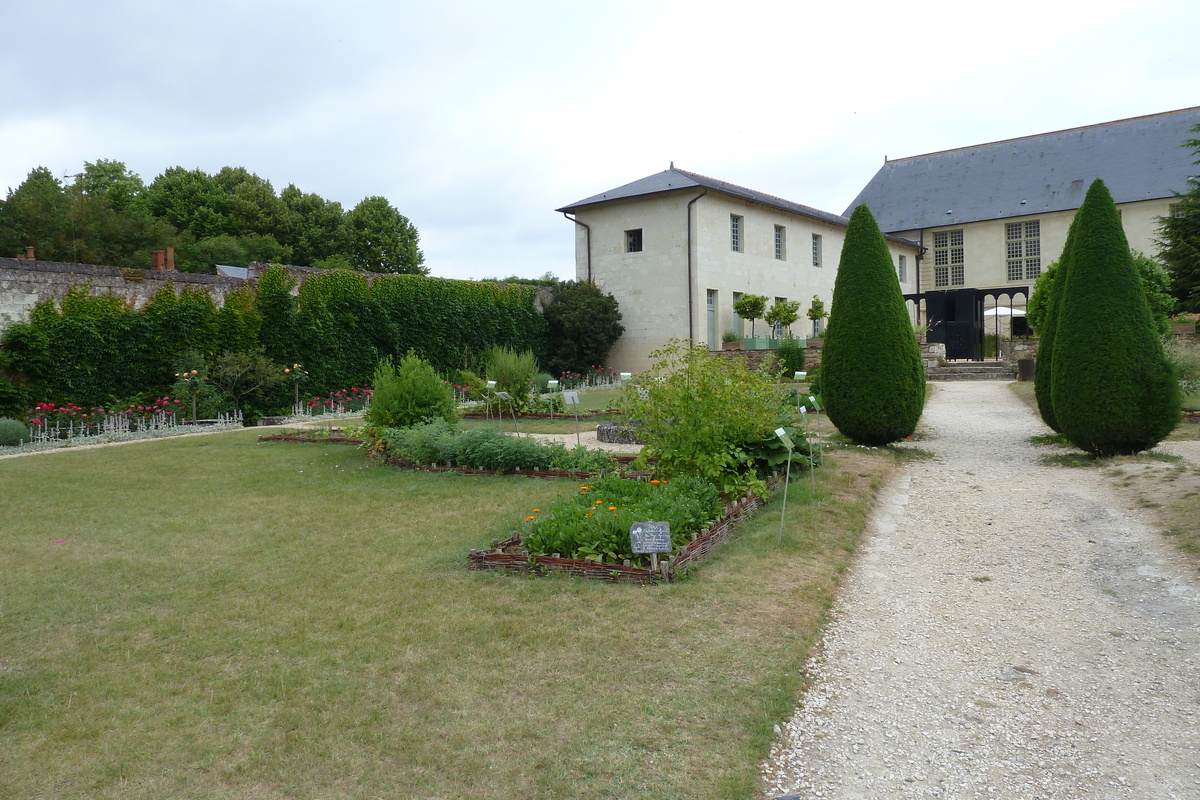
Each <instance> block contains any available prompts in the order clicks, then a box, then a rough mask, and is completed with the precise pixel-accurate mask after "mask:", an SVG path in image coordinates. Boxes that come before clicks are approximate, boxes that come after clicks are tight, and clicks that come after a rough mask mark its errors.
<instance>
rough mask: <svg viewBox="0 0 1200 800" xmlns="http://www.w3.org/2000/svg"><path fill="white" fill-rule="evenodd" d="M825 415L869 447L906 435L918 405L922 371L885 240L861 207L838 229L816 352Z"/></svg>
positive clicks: (922, 398) (922, 394)
mask: <svg viewBox="0 0 1200 800" xmlns="http://www.w3.org/2000/svg"><path fill="white" fill-rule="evenodd" d="M821 376H822V382H823V384H822V385H823V388H824V393H823V395H822V397H823V399H824V401H825V409H826V411H827V412H828V414H829V420H830V421H831V422H832V423H833V424H834V425H835V426H837V429H838V430H839V431H841V432H842V434H843V435H844V436H846V438H848V439H850V440H851V441H854V442H857V443H858V444H864V445H869V446H877V445H885V444H888V443H890V442H894V441H897V440H899V439H903V438H905V437H906V436H910V435H911V434H912V432H913V431H914V430H916V427H917V421H918V420H919V419H920V418H921V411H922V410H923V408H924V405H925V370H924V367H923V366H922V365H921V353H920V349H919V348H918V346H917V339H916V336H915V335H914V334H913V328H912V323H911V321H910V320H909V317H908V312H907V310H906V309H905V307H904V297H903V295H902V293H901V290H900V282H899V280H898V279H897V278H896V271H895V269H893V268H892V258H891V255H890V253H889V252H888V247H887V241H886V240H885V239H884V238H883V234H882V233H881V232H880V230H879V225H878V224H877V223H876V222H875V218H874V217H873V216H872V215H871V212H870V211H869V210H868V209H867V207H866V206H865V205H860V206H858V207H857V208H855V209H854V212H853V213H852V214H851V216H850V224H849V225H848V226H847V228H846V240H845V243H844V244H843V246H842V255H841V261H840V262H839V266H838V273H837V278H836V280H835V282H834V287H833V312H832V321H831V322H830V324H829V330H828V331H827V332H826V334H825V347H824V349H823V351H822V354H821Z"/></svg>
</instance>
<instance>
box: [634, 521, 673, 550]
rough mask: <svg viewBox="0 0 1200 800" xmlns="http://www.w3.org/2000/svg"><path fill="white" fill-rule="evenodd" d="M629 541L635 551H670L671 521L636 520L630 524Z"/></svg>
mask: <svg viewBox="0 0 1200 800" xmlns="http://www.w3.org/2000/svg"><path fill="white" fill-rule="evenodd" d="M629 543H630V544H631V545H632V549H633V552H635V553H669V552H671V523H669V522H635V523H633V524H632V525H630V526H629Z"/></svg>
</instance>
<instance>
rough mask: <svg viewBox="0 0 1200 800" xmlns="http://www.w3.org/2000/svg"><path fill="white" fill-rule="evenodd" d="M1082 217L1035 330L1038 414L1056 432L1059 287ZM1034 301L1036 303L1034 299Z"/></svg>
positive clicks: (1046, 287)
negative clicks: (1038, 326)
mask: <svg viewBox="0 0 1200 800" xmlns="http://www.w3.org/2000/svg"><path fill="white" fill-rule="evenodd" d="M1078 220H1079V215H1078V214H1076V215H1075V217H1074V218H1072V220H1071V225H1070V227H1069V228H1068V229H1067V239H1066V241H1065V242H1064V243H1063V250H1062V255H1061V256H1059V259H1058V262H1057V264H1058V266H1057V267H1056V268H1055V270H1054V275H1055V277H1052V278H1048V279H1047V281H1046V283H1045V284H1043V286H1042V294H1043V297H1044V298H1045V299H1044V301H1043V302H1042V305H1043V309H1044V311H1043V312H1042V313H1043V320H1042V327H1041V328H1040V329H1038V328H1035V329H1034V330H1037V331H1038V334H1039V342H1038V354H1037V359H1036V360H1035V361H1034V363H1033V392H1034V398H1035V399H1036V400H1037V407H1038V414H1040V415H1041V417H1042V421H1043V422H1045V423H1046V425H1047V426H1048V427H1049V428H1050V429H1051V430H1052V431H1054V432H1055V433H1062V428H1061V427H1060V426H1059V424H1058V418H1057V417H1056V416H1055V414H1054V401H1053V398H1052V389H1051V386H1052V384H1053V379H1054V342H1055V337H1056V333H1057V330H1058V319H1059V309H1060V307H1061V305H1062V292H1061V291H1057V290H1056V289H1057V287H1061V286H1062V284H1064V283H1065V282H1066V274H1067V271H1068V269H1069V265H1070V263H1071V258H1070V255H1071V248H1072V247H1073V246H1074V243H1075V229H1076V222H1077V221H1078ZM1035 294H1036V286H1035ZM1030 300H1031V302H1032V298H1030Z"/></svg>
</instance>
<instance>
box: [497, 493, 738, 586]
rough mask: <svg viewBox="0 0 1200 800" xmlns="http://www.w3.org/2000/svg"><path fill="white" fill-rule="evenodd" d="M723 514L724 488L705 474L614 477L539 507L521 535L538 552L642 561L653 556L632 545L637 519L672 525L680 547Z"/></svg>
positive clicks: (616, 561)
mask: <svg viewBox="0 0 1200 800" xmlns="http://www.w3.org/2000/svg"><path fill="white" fill-rule="evenodd" d="M720 514H721V495H720V492H719V491H717V489H716V487H714V486H713V485H712V484H711V483H709V482H707V481H705V480H703V479H701V478H697V477H680V478H676V479H674V480H670V481H659V480H657V479H656V480H654V481H653V482H651V481H637V480H630V479H627V478H620V477H618V476H616V475H610V476H605V477H603V478H599V479H596V480H595V481H593V482H591V483H589V484H586V485H583V486H581V487H580V490H579V493H578V494H577V495H574V496H572V497H570V498H568V499H566V500H562V501H559V502H557V503H555V504H554V505H553V506H551V507H549V508H547V509H546V510H545V511H535V512H534V513H533V514H531V515H530V516H529V517H528V518H527V519H526V520H525V524H524V525H522V526H521V528H520V530H519V533H520V534H521V537H522V544H524V546H525V547H526V548H528V549H529V551H530V553H532V554H534V555H552V554H554V553H561V554H562V555H564V556H566V557H568V558H589V557H590V558H594V559H597V560H600V561H604V562H607V563H610V564H619V563H621V562H622V561H623V560H624V559H629V560H630V562H631V563H634V564H639V565H641V564H644V563H647V562H648V561H649V557H648V556H645V555H639V554H635V553H633V552H632V551H631V549H630V547H631V545H630V540H629V529H630V527H631V526H632V525H633V524H634V523H635V522H644V521H646V520H656V521H662V522H667V523H669V524H670V526H671V544H672V546H674V547H680V546H682V545H684V544H686V543H687V541H688V537H689V535H690V534H693V533H699V532H700V531H703V530H704V529H705V528H707V527H708V526H709V525H711V524H712V523H713V522H715V521H716V520H717V519H718V518H719V517H720Z"/></svg>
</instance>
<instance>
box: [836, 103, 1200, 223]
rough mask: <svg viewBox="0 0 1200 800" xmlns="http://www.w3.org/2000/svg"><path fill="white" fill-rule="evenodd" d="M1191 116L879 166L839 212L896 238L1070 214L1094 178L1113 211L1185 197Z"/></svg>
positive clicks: (1146, 119)
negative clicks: (869, 216)
mask: <svg viewBox="0 0 1200 800" xmlns="http://www.w3.org/2000/svg"><path fill="white" fill-rule="evenodd" d="M1197 124H1200V106H1195V107H1191V108H1182V109H1178V110H1176V111H1166V112H1163V113H1161V114H1148V115H1145V116H1140V117H1129V118H1128V119H1123V120H1117V121H1115V122H1104V123H1099V124H1096V125H1084V126H1080V127H1077V128H1066V129H1063V130H1059V131H1052V132H1050V133H1039V134H1036V135H1033V136H1021V137H1018V138H1015V139H1003V140H1000V141H996V142H989V143H987V144H977V145H972V146H970V147H961V148H956V149H954V150H941V151H938V152H934V153H926V154H924V155H920V156H908V157H906V158H902V159H895V160H887V161H885V162H884V164H883V166H882V167H880V169H879V171H878V172H877V173H875V176H874V177H873V178H872V179H871V181H870V182H869V183H868V184H867V185H866V186H865V187H864V188H863V190H862V191H861V192H859V194H858V197H856V198H854V200H853V201H852V202H851V203H850V205H849V206H848V207H847V213H849V210H850V209H853V208H854V207H855V206H857V205H859V204H860V203H863V204H866V206H867V207H868V208H870V209H871V213H873V214H874V215H875V219H876V220H877V221H878V222H879V227H880V228H881V229H882V230H883V231H884V232H890V233H904V232H908V231H917V230H923V229H926V228H939V227H945V226H948V225H961V224H966V223H972V222H982V221H985V220H995V219H1009V218H1015V217H1027V216H1035V215H1039V214H1046V213H1054V212H1059V211H1070V210H1074V209H1076V208H1079V206H1080V204H1081V203H1082V202H1083V198H1084V195H1085V193H1086V192H1087V187H1088V186H1090V185H1091V183H1092V181H1093V180H1095V179H1096V178H1102V179H1103V180H1104V182H1105V183H1106V184H1107V185H1108V188H1109V191H1111V192H1112V195H1113V199H1114V200H1115V201H1116V202H1117V203H1118V204H1121V203H1134V202H1141V201H1145V200H1161V199H1164V198H1169V197H1172V196H1174V194H1175V193H1177V192H1185V191H1187V188H1188V176H1189V175H1194V174H1195V169H1196V168H1195V166H1194V165H1193V164H1192V163H1191V161H1192V158H1193V156H1192V155H1191V154H1190V153H1189V152H1188V151H1187V149H1186V147H1184V142H1185V141H1186V140H1187V139H1188V138H1189V137H1191V136H1193V135H1194V134H1192V133H1191V130H1192V127H1193V126H1195V125H1197Z"/></svg>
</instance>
